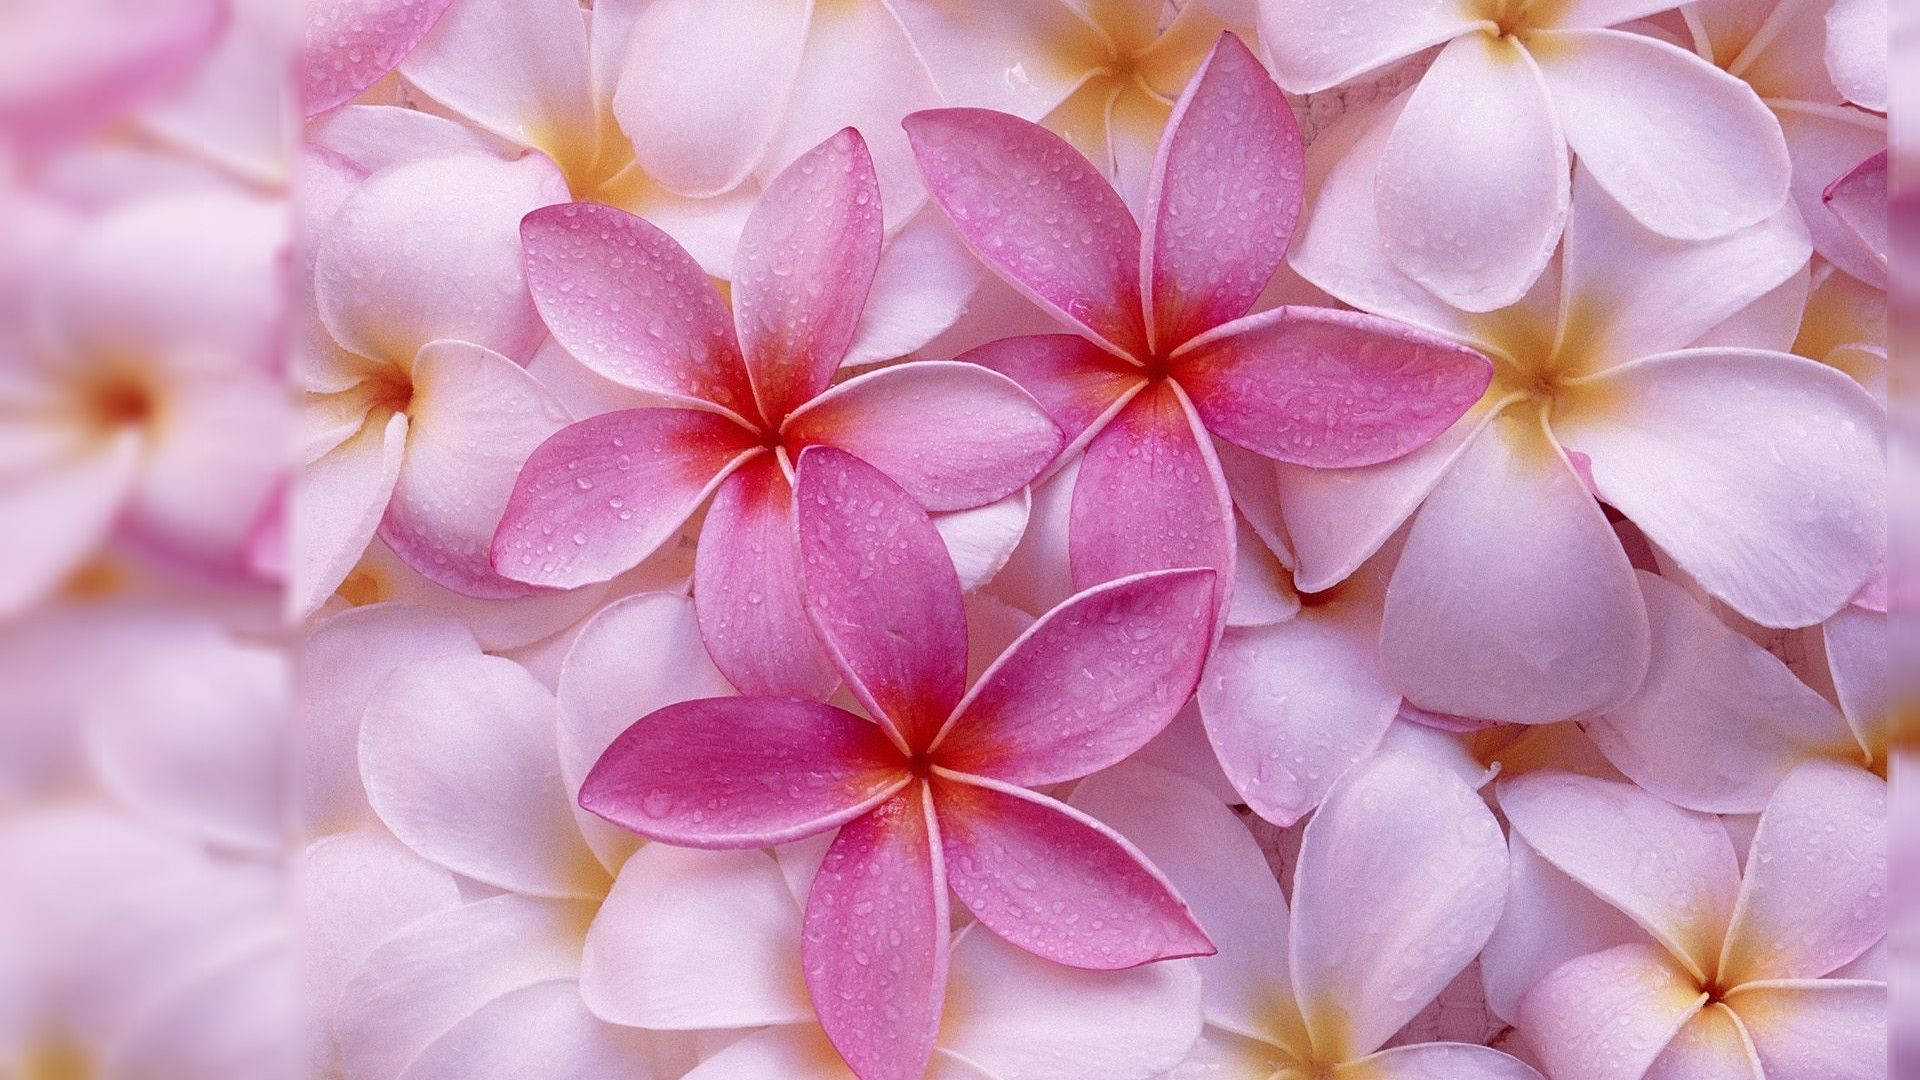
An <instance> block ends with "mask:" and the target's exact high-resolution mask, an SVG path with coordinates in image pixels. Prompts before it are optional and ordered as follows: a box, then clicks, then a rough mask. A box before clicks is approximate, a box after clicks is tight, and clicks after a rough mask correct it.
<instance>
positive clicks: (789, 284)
mask: <svg viewBox="0 0 1920 1080" xmlns="http://www.w3.org/2000/svg"><path fill="white" fill-rule="evenodd" d="M882 239H883V234H882V224H881V220H880V188H879V181H878V180H877V179H875V176H874V172H873V158H872V156H871V155H869V154H868V153H867V144H866V141H865V140H863V139H861V138H860V133H859V132H857V131H855V130H853V129H852V128H842V129H841V130H840V132H839V134H836V135H834V136H833V137H831V138H829V139H827V140H826V141H825V142H823V143H821V144H820V145H819V146H816V147H814V148H813V149H811V150H809V151H807V152H806V153H805V154H802V155H801V156H800V158H799V159H798V160H796V161H795V162H794V163H793V164H791V165H789V166H787V167H786V168H785V169H783V170H781V172H780V175H778V176H776V177H774V178H773V180H772V181H771V182H769V183H768V184H767V187H766V190H765V191H763V192H762V193H761V195H760V202H759V204H758V205H757V206H755V207H754V208H753V213H752V214H750V215H748V217H747V226H746V230H745V231H744V232H742V233H741V235H740V251H739V254H738V255H737V256H736V258H735V261H734V271H733V314H734V320H735V322H736V323H737V324H738V325H739V329H740V349H741V351H742V353H744V354H745V356H746V358H747V375H748V378H749V379H750V380H751V381H752V382H753V395H754V399H755V400H756V401H758V402H759V403H760V414H761V415H762V416H764V417H766V418H767V419H768V420H769V421H770V422H773V423H778V422H779V421H780V420H782V419H784V418H785V417H786V416H787V415H788V414H790V413H792V412H793V411H794V410H795V409H797V408H799V407H800V406H801V405H803V404H805V403H806V402H807V401H808V400H809V399H811V398H812V397H814V395H816V394H818V393H820V391H822V390H825V389H826V388H827V384H828V383H829V382H831V381H832V380H833V374H834V372H836V371H838V370H840V361H841V359H842V358H843V357H845V356H846V355H847V347H848V346H849V345H851V344H852V343H853V333H854V330H855V328H856V327H857V326H858V325H859V323H860V312H861V309H862V308H864V307H865V306H866V303H867V291H868V289H870V288H871V287H872V286H873V275H874V270H875V268H877V267H878V266H879V264H880V244H881V240H882Z"/></svg>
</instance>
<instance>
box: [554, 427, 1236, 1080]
mask: <svg viewBox="0 0 1920 1080" xmlns="http://www.w3.org/2000/svg"><path fill="white" fill-rule="evenodd" d="M798 500H799V520H798V530H799V536H800V549H801V552H802V554H803V560H802V569H803V572H804V574H805V581H806V595H807V604H808V609H809V611H810V613H811V615H812V616H813V620H814V623H815V625H816V627H817V628H818V630H819V633H820V638H821V640H822V642H823V643H824V644H825V645H826V647H827V650H828V652H829V653H831V654H832V656H833V659H834V663H835V664H836V666H837V667H838V668H839V670H840V673H841V675H842V676H843V677H844V678H845V679H846V682H847V686H848V688H849V689H850V690H852V692H853V695H854V697H855V698H856V699H857V700H858V701H859V702H860V703H861V704H862V705H863V706H864V707H865V708H866V710H867V711H868V712H869V713H870V714H871V715H872V717H873V720H871V721H869V720H867V719H865V718H862V717H859V716H856V715H854V714H852V713H849V712H846V711H844V710H842V709H839V708H836V707H834V706H832V705H824V704H818V703H815V702H811V701H804V700H798V699H792V698H772V697H744V698H711V699H704V700H697V701H688V702H682V703H680V704H678V705H671V706H668V707H666V708H663V709H660V710H657V711H655V712H654V713H652V714H650V715H648V716H646V717H644V718H642V719H641V720H640V721H639V722H637V723H635V724H634V725H633V726H632V727H630V728H628V729H627V731H626V732H624V733H623V734H622V735H621V736H620V737H619V738H618V739H616V740H615V741H614V742H613V744H612V745H611V746H609V747H608V749H607V751H606V753H605V754H604V755H602V757H601V758H600V761H599V763H598V764H596V765H595V766H594V768H593V771H592V772H591V773H590V774H588V776H587V779H586V782H585V784H584V785H583V786H582V787H581V790H580V805H581V806H582V807H584V808H586V809H587V810H590V811H592V812H594V813H596V814H599V815H600V816H602V817H604V818H607V819H608V820H610V821H613V822H615V823H617V824H620V825H623V826H626V827H627V828H630V829H632V830H633V831H635V832H638V833H640V834H641V835H643V836H647V837H650V838H652V839H655V840H661V841H664V842H667V843H673V844H681V845H686V846H692V847H708V848H730V847H761V846H766V845H770V844H778V843H783V842H786V841H790V840H795V839H799V838H801V837H804V836H810V835H812V834H814V833H818V832H822V831H825V830H827V829H830V828H833V827H835V826H841V829H840V832H839V834H838V836H836V837H835V839H834V841H833V844H832V846H831V847H830V848H829V849H828V851H827V855H826V860H825V862H824V863H823V864H822V865H821V868H820V871H819V874H818V875H817V876H816V877H815V878H814V881H813V887H812V891H811V894H810V895H809V897H808V900H807V911H806V918H805V924H804V940H803V942H802V958H803V961H804V966H805V969H806V979H807V986H808V990H809V992H810V993H811V995H812V998H813V1003H814V1008H815V1010H816V1011H817V1012H818V1013H819V1017H820V1023H821V1025H822V1026H823V1027H824V1028H825V1029H826V1032H827V1036H828V1038H829V1039H830V1040H832V1042H833V1044H834V1046H835V1047H836V1048H837V1049H838V1050H839V1051H840V1053H841V1055H842V1056H843V1057H845V1058H846V1060H847V1062H848V1064H849V1065H851V1066H852V1067H853V1069H854V1071H855V1072H856V1073H858V1074H859V1075H860V1076H861V1077H862V1078H863V1080H892V1078H906V1077H917V1076H919V1075H920V1072H921V1069H922V1068H924V1066H925V1065H926V1063H927V1059H928V1055H929V1054H931V1053H932V1048H933V1039H934V1036H935V1034H936V1032H937V1031H938V1029H939V1026H940V1015H941V1002H942V999H943V996H944V987H945V983H946V957H947V936H948V900H947V890H948V888H949V887H951V888H952V890H953V891H954V892H955V893H956V894H958V895H959V897H960V900H961V902H962V903H963V904H965V905H966V906H967V908H968V909H969V910H970V911H972V912H973V914H974V916H975V917H976V918H977V919H979V921H980V922H981V923H982V924H984V925H985V926H986V927H987V928H988V929H990V930H992V931H994V932H995V933H997V934H999V935H1000V936H1002V937H1004V938H1006V939H1007V940H1009V941H1011V942H1013V943H1014V944H1016V945H1019V946H1020V947H1022V948H1024V949H1026V950H1028V951H1030V952H1032V953H1035V954H1036V955H1039V956H1042V957H1045V958H1047V959H1049V960H1054V961H1057V962H1059V963H1063V964H1069V965H1073V966H1076V967H1084V968H1096V969H1107V970H1112V969H1118V968H1126V967H1132V966H1135V965H1139V964H1143V963H1147V962H1150V961H1154V960H1164V959H1170V958H1174V957H1182V956H1197V955H1206V954H1209V953H1211V952H1212V951H1213V944H1212V942H1211V941H1209V940H1208V938H1207V936H1206V934H1205V932H1204V931H1202V930H1201V929H1200V927H1199V926H1198V925H1197V924H1196V923H1195V922H1194V920H1193V917H1192V915H1191V914H1190V913H1189V912H1188V910H1187V907H1186V904H1185V903H1184V902H1183V901H1182V900H1181V899H1180V898H1179V896H1177V895H1176V894H1175V893H1174V892H1173V890H1172V888H1171V887H1170V886H1168V884H1167V883H1166V881H1165V879H1164V878H1162V877H1161V875H1160V873H1159V871H1157V870H1155V869H1154V868H1153V867H1152V866H1151V865H1150V864H1149V863H1147V862H1146V861H1145V859H1144V857H1143V856H1141V855H1140V853H1139V852H1138V850H1137V849H1135V848H1134V847H1133V846H1132V845H1131V844H1129V843H1127V842H1126V841H1125V840H1123V839H1121V838H1120V837H1119V836H1118V835H1117V834H1115V833H1114V832H1112V831H1111V830H1109V829H1107V828H1106V827H1105V826H1102V825H1100V824H1099V823H1097V822H1095V821H1093V820H1092V819H1091V818H1088V817H1087V816H1086V815H1084V814H1081V813H1079V812H1077V811H1073V810H1070V809H1068V808H1067V807H1065V806H1064V805H1062V804H1060V803H1058V802H1055V801H1053V800H1052V799H1049V798H1047V797H1045V796H1042V795H1039V794H1036V793H1034V792H1032V791H1029V790H1027V789H1028V788H1032V787H1044V786H1046V785H1049V784H1056V783H1061V782H1063V781H1068V780H1075V779H1078V778H1080V777H1083V776H1086V775H1088V774H1089V773H1092V772H1095V771H1096V770H1099V769H1102V768H1105V767H1107V766H1109V765H1112V764H1114V763H1116V762H1118V761H1120V760H1122V759H1124V758H1126V757H1127V756H1128V755H1130V754H1132V753H1133V752H1134V751H1136V750H1138V749H1139V748H1140V747H1141V746H1142V745H1144V744H1145V743H1146V742H1147V740H1149V739H1151V738H1152V737H1153V736H1154V735H1156V734H1158V733H1159V731H1160V730H1161V729H1162V728H1164V727H1165V726H1166V725H1167V723H1168V722H1169V721H1170V720H1172V719H1173V715H1174V713H1175V712H1176V711H1177V710H1178V709H1179V708H1180V706H1181V705H1182V704H1184V703H1185V701H1186V699H1187V697H1188V695H1190V694H1191V693H1192V691H1193V687H1194V684H1195V683H1196V682H1197V681H1198V680H1199V677H1200V668H1201V665H1202V664H1203V663H1204V661H1205V659H1206V653H1207V646H1208V643H1209V640H1210V636H1211V633H1212V624H1213V576H1214V574H1213V571H1212V570H1209V569H1206V568H1187V569H1179V570H1165V571H1157V572H1152V573H1145V574H1139V575H1135V576H1131V577H1128V578H1124V579H1121V580H1119V581H1115V582H1111V583H1109V584H1106V585H1103V586H1100V587H1098V588H1095V589H1090V590H1088V591H1086V592H1083V593H1080V594H1078V595H1076V596H1074V597H1073V598H1072V599H1070V600H1068V601H1067V602H1066V603H1064V604H1062V605H1061V606H1059V607H1057V608H1055V609H1054V610H1053V611H1051V612H1049V613H1048V614H1047V615H1046V616H1044V617H1042V618H1041V620H1040V621H1039V622H1037V623H1036V624H1034V626H1033V627H1032V628H1031V629H1029V630H1028V631H1027V633H1026V634H1025V635H1023V636H1022V637H1021V638H1020V639H1019V640H1018V641H1016V642H1015V643H1014V644H1013V645H1012V646H1011V647H1010V648H1009V649H1008V650H1007V651H1006V652H1005V653H1004V654H1002V656H1001V657H1000V658H999V659H998V660H997V661H995V662H994V664H993V665H992V666H991V667H990V668H989V669H988V670H987V672H986V673H985V674H984V675H983V676H981V678H980V681H979V682H978V683H976V684H975V685H974V687H973V689H972V691H971V692H968V691H967V690H966V686H965V683H966V659H967V629H966V619H965V615H964V613H963V611H962V608H961V593H960V586H959V581H958V579H957V578H956V577H955V575H954V572H953V567H952V564H951V562H950V561H949V560H948V557H947V555H946V552H945V550H944V549H943V548H942V546H941V542H940V538H939V534H938V533H936V532H935V531H934V529H933V525H932V522H931V521H930V520H929V519H928V517H927V515H926V512H925V511H924V510H922V509H921V508H920V506H919V504H918V503H917V502H915V500H914V499H913V497H912V496H911V495H909V494H908V493H907V492H906V491H905V490H903V489H902V488H901V487H900V486H899V485H897V484H895V483H894V482H892V481H891V480H888V479H887V478H886V477H885V476H884V475H883V474H881V473H880V472H879V471H878V470H876V469H874V468H873V467H872V466H870V465H868V464H866V463H865V462H862V461H861V460H859V459H858V458H855V457H854V456H852V455H851V454H848V453H846V452H844V451H841V450H837V449H834V448H832V447H814V448H810V449H808V450H807V451H806V452H805V453H804V454H803V455H802V456H801V462H800V470H799V480H798Z"/></svg>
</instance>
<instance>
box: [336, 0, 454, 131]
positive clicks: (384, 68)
mask: <svg viewBox="0 0 1920 1080" xmlns="http://www.w3.org/2000/svg"><path fill="white" fill-rule="evenodd" d="M451 2H452V0H314V2H313V3H309V4H307V5H306V22H305V25H304V26H303V27H302V28H301V29H302V32H303V37H302V48H301V50H300V72H299V76H300V77H299V84H300V85H299V90H300V109H301V112H302V114H303V115H305V116H309V117H311V116H316V115H318V114H320V113H323V112H326V111H327V110H329V109H333V108H336V107H338V106H340V105H343V104H345V103H346V102H348V101H350V100H352V99H353V98H354V97H356V96H358V95H359V94H360V92H361V91H363V90H365V89H367V88H368V87H370V86H372V85H373V84H374V83H377V82H379V81H380V80H381V79H383V78H385V77H386V76H387V74H388V73H389V72H391V71H392V70H393V69H394V67H395V66H396V65H397V64H399V63H400V61H401V59H402V58H403V57H405V56H406V55H407V53H409V52H412V51H413V48H414V46H416V45H418V44H420V39H421V38H423V37H426V36H427V31H429V30H431V29H433V25H434V23H436V22H438V21H439V19H440V16H441V15H443V14H445V13H446V10H447V7H448V5H449V4H450V3H451Z"/></svg>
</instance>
